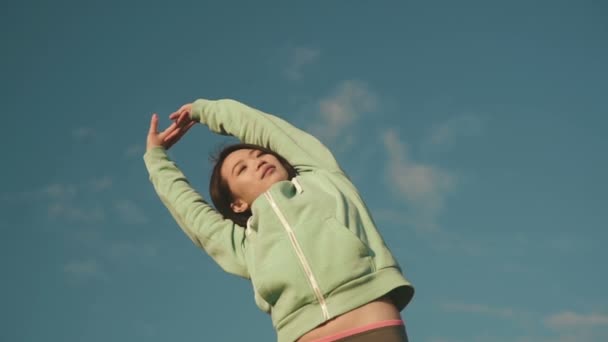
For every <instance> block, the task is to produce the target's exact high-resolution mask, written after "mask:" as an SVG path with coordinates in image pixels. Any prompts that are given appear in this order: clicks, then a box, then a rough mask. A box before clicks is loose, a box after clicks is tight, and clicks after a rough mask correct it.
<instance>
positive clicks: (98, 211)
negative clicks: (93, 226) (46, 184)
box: [47, 201, 105, 223]
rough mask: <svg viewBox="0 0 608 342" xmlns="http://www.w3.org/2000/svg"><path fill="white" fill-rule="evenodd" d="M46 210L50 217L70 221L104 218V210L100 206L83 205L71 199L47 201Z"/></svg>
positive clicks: (93, 220) (95, 220)
mask: <svg viewBox="0 0 608 342" xmlns="http://www.w3.org/2000/svg"><path fill="white" fill-rule="evenodd" d="M47 212H48V215H49V217H50V218H52V219H64V220H67V221H72V222H88V223H90V222H99V221H103V220H104V218H105V212H104V210H103V208H102V207H101V206H98V205H97V206H93V207H85V206H84V205H82V204H76V203H75V202H73V201H57V202H52V203H49V204H48V207H47Z"/></svg>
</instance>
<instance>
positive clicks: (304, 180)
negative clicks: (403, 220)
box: [144, 99, 414, 342]
mask: <svg viewBox="0 0 608 342" xmlns="http://www.w3.org/2000/svg"><path fill="white" fill-rule="evenodd" d="M191 116H192V118H193V119H195V120H197V121H200V122H201V123H202V124H205V125H207V126H208V127H209V129H210V130H212V131H213V132H216V133H219V134H224V135H233V136H235V137H237V138H238V139H240V140H241V141H242V142H245V143H250V144H256V145H259V146H264V147H267V148H269V149H271V150H273V151H275V152H277V153H278V154H280V155H282V156H283V157H284V158H285V159H287V160H288V161H289V162H290V164H291V165H293V166H294V167H295V169H296V170H297V171H298V176H296V177H295V178H293V179H292V180H291V181H281V182H278V183H275V184H274V185H272V186H271V188H270V189H269V190H267V191H266V192H265V193H264V194H263V195H260V196H259V197H258V198H257V199H256V200H255V201H254V202H253V204H252V207H251V208H252V214H253V215H252V217H251V218H250V219H249V221H248V222H247V227H241V226H238V225H236V224H235V223H234V222H232V221H231V220H227V219H224V218H223V217H222V215H221V214H219V213H218V212H217V211H215V210H214V209H213V208H212V207H211V206H210V205H209V204H207V202H206V201H205V200H204V199H203V197H202V196H201V195H199V194H198V193H197V192H196V191H195V190H194V189H192V187H191V186H190V184H189V183H188V180H187V179H186V177H185V176H184V174H183V173H182V172H181V171H180V170H179V169H178V168H177V166H176V165H175V163H174V162H172V161H171V160H170V159H169V158H168V156H167V154H166V153H165V150H164V149H163V148H162V147H157V148H153V149H151V150H149V151H147V152H146V154H145V155H144V160H145V163H146V167H147V169H148V172H149V174H150V180H151V181H152V183H153V185H154V188H155V190H156V192H157V193H158V196H159V197H160V199H161V200H162V201H163V203H164V204H165V206H167V208H168V209H169V211H170V212H171V214H172V215H173V217H174V218H175V220H176V221H177V223H178V224H179V226H180V227H181V228H182V230H183V231H184V232H185V233H186V234H187V235H188V237H189V238H190V239H191V240H192V241H193V242H194V243H195V244H196V245H197V246H199V247H200V248H202V249H204V250H205V251H206V252H207V253H208V254H209V255H210V256H211V257H212V258H213V259H214V260H215V261H216V262H217V263H218V264H219V265H220V266H221V267H222V268H223V269H224V270H225V271H227V272H229V273H233V274H236V275H238V276H241V277H244V278H247V279H250V280H251V282H252V284H253V289H254V297H255V302H256V304H257V306H258V307H259V308H260V309H261V310H263V311H264V312H267V313H269V314H270V315H271V317H272V322H273V325H274V327H275V329H276V331H277V336H278V341H279V342H288V341H295V340H297V339H298V338H299V337H300V336H302V335H303V334H305V333H306V332H308V331H310V330H312V329H313V328H315V327H316V326H318V325H319V324H321V323H323V322H325V321H327V320H329V319H332V318H334V317H336V316H339V315H341V314H343V313H345V312H348V311H350V310H352V309H355V308H357V307H359V306H362V305H364V304H366V303H369V302H371V301H373V300H374V299H377V298H379V297H381V296H383V295H386V294H388V293H390V295H391V297H392V298H393V300H394V301H395V304H396V305H397V308H398V309H399V310H402V309H403V308H404V307H405V306H406V305H407V303H408V302H409V301H410V299H411V298H412V296H413V293H414V290H413V287H412V286H411V284H410V283H409V282H408V281H407V280H406V279H405V278H404V276H403V275H402V273H401V269H400V267H399V265H398V264H397V262H396V261H395V259H394V258H393V256H392V254H391V252H390V251H389V249H388V248H387V247H386V245H385V243H384V241H383V239H382V237H381V236H380V234H379V233H378V231H377V229H376V225H375V223H374V221H373V219H372V216H371V214H370V213H369V211H368V209H367V208H366V206H365V204H364V203H363V200H362V199H361V197H360V196H359V193H358V192H357V189H356V188H355V187H354V185H353V184H352V183H351V182H350V180H349V179H348V177H347V176H346V174H345V173H344V172H343V171H342V170H341V169H340V167H339V166H338V164H337V162H336V160H335V159H334V157H333V156H332V154H331V152H330V151H329V150H328V149H327V148H326V147H325V146H324V145H323V144H321V143H320V142H319V141H318V140H317V139H316V138H314V137H313V136H311V135H309V134H307V133H305V132H303V131H301V130H299V129H297V128H296V127H294V126H292V125H290V124H289V123H287V122H286V121H284V120H282V119H280V118H278V117H276V116H272V115H270V114H266V113H263V112H261V111H258V110H256V109H253V108H251V107H248V106H246V105H244V104H242V103H239V102H237V101H234V100H218V101H210V100H203V99H201V100H197V101H196V102H194V103H193V106H192V114H191Z"/></svg>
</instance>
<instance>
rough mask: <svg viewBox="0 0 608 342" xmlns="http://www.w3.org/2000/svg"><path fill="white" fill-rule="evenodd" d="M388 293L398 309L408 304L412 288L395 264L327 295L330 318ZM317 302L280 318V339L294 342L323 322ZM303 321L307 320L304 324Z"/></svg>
mask: <svg viewBox="0 0 608 342" xmlns="http://www.w3.org/2000/svg"><path fill="white" fill-rule="evenodd" d="M389 293H390V297H391V299H392V300H393V301H394V303H395V305H396V306H397V309H398V310H399V311H401V310H403V308H404V307H405V306H406V305H407V304H408V302H409V301H410V299H411V298H412V296H413V293H414V289H413V287H412V286H411V284H410V283H409V282H408V281H406V280H405V279H404V278H403V275H402V274H401V272H400V271H399V269H398V268H396V267H387V268H383V269H380V270H376V272H374V273H372V274H369V275H367V276H364V277H361V278H357V279H354V280H351V281H350V282H348V283H346V284H344V285H342V286H341V287H339V288H337V289H335V290H334V291H333V292H332V293H331V294H329V296H328V297H327V298H326V301H327V306H328V310H329V312H330V314H331V318H335V317H338V316H340V315H342V314H344V313H347V312H349V311H352V310H354V309H356V308H358V307H361V306H363V305H365V304H367V303H370V302H372V301H374V300H376V299H378V298H380V297H383V296H385V295H387V294H389ZM320 312H321V307H320V305H319V303H318V302H315V303H310V304H308V305H305V306H303V307H301V308H300V309H298V310H297V311H295V312H294V313H292V314H291V315H289V316H287V317H285V318H284V319H282V320H281V321H280V322H279V323H278V324H277V325H276V326H275V329H276V330H277V336H278V340H279V341H296V340H297V339H298V338H300V337H301V336H302V335H304V334H305V333H307V332H309V331H311V330H312V329H314V328H315V327H317V326H319V325H320V324H323V323H324V322H326V320H325V319H323V317H322V315H320V314H319V313H320ZM302 322H306V325H303V324H302Z"/></svg>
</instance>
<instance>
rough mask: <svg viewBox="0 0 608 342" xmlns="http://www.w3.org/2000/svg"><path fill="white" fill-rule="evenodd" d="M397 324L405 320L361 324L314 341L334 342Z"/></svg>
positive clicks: (401, 323)
mask: <svg viewBox="0 0 608 342" xmlns="http://www.w3.org/2000/svg"><path fill="white" fill-rule="evenodd" d="M395 325H403V321H402V320H400V319H391V320H387V321H380V322H375V323H370V324H367V325H364V326H361V327H358V328H353V329H348V330H346V331H343V332H339V333H337V334H333V335H330V336H326V337H322V338H320V339H318V340H314V341H313V342H332V341H336V340H339V339H341V338H345V337H348V336H353V335H356V334H360V333H362V332H366V331H370V330H374V329H380V328H384V327H391V326H395Z"/></svg>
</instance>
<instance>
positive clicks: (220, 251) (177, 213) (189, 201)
mask: <svg viewBox="0 0 608 342" xmlns="http://www.w3.org/2000/svg"><path fill="white" fill-rule="evenodd" d="M154 120H155V119H154V118H153V120H152V121H153V123H152V124H151V129H150V132H149V134H148V148H147V151H146V153H145V155H144V162H145V164H146V168H147V170H148V173H149V175H150V181H151V182H152V184H153V185H154V189H155V190H156V193H157V194H158V197H159V198H160V200H161V201H162V202H163V204H164V205H165V206H166V207H167V209H169V212H170V213H171V215H172V216H173V218H174V219H175V221H176V222H177V223H178V225H179V226H180V228H181V229H182V230H183V231H184V233H186V235H187V236H188V237H189V238H190V239H191V240H192V241H193V242H194V243H195V244H196V245H197V246H199V247H200V248H202V249H204V250H205V251H206V252H207V254H209V256H210V257H211V258H213V259H214V260H215V261H216V262H217V263H218V264H219V265H220V267H222V268H223V269H224V270H225V271H226V272H229V273H232V274H235V275H238V276H241V277H244V278H249V272H248V271H247V265H246V263H245V242H246V240H245V229H244V228H242V227H240V226H237V225H236V224H235V223H234V222H233V221H231V220H227V219H224V218H223V217H222V215H220V214H219V213H218V212H217V211H216V210H215V209H213V208H212V207H211V206H210V205H209V204H208V203H207V202H206V201H205V200H204V199H203V197H202V196H201V195H200V194H198V192H197V191H196V190H194V189H193V188H192V187H191V186H190V183H189V182H188V179H187V178H186V176H185V175H184V174H183V173H182V171H181V170H180V169H179V168H178V167H177V165H176V164H175V163H174V162H173V161H172V160H170V159H169V156H168V155H167V153H166V149H165V148H166V147H167V144H161V141H162V134H164V133H166V132H167V131H168V130H169V129H167V130H165V131H164V132H162V133H160V134H159V133H157V132H156V128H155V126H154V125H156V124H157V123H155V122H154ZM156 122H157V121H156ZM167 134H169V135H171V133H170V132H168V133H167ZM182 134H183V133H182ZM151 135H152V136H153V137H152V139H151V137H150V136H151ZM154 135H156V136H154ZM159 135H161V137H160V138H159V137H158V136H159ZM179 137H180V136H178V137H177V139H179ZM155 138H159V139H157V140H156V142H155V143H152V144H151V143H150V140H155ZM174 142H175V141H173V143H174ZM168 146H170V145H168Z"/></svg>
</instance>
